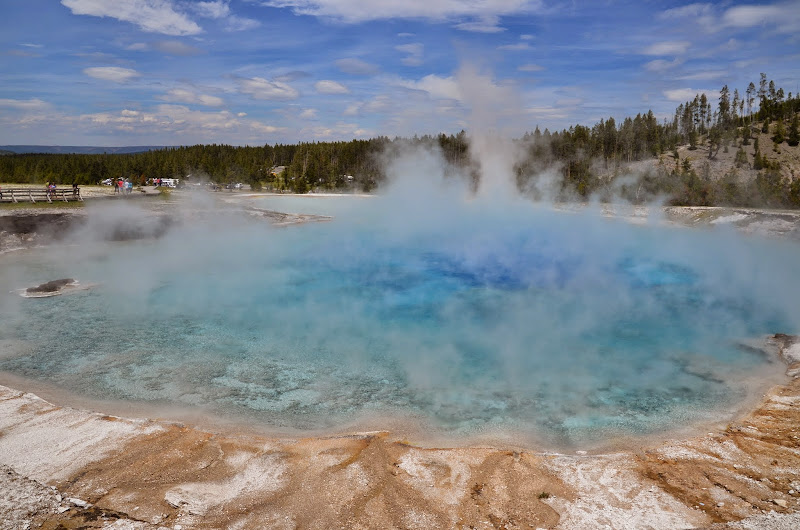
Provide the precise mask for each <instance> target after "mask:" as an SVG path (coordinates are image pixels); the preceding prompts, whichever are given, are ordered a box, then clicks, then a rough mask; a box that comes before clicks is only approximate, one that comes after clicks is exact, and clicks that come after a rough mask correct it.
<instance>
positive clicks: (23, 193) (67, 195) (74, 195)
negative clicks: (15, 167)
mask: <svg viewBox="0 0 800 530" xmlns="http://www.w3.org/2000/svg"><path fill="white" fill-rule="evenodd" d="M53 200H57V201H64V202H69V201H83V197H81V190H80V188H61V189H58V188H56V189H54V190H48V189H47V188H0V202H20V201H23V202H37V201H47V202H53Z"/></svg>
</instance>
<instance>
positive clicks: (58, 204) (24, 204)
mask: <svg viewBox="0 0 800 530" xmlns="http://www.w3.org/2000/svg"><path fill="white" fill-rule="evenodd" d="M84 204H85V203H83V202H80V201H69V202H64V201H59V200H54V201H53V202H47V201H44V202H42V201H39V202H30V201H20V202H3V203H0V209H2V210H31V209H35V210H53V209H64V208H76V209H80V208H83V205H84Z"/></svg>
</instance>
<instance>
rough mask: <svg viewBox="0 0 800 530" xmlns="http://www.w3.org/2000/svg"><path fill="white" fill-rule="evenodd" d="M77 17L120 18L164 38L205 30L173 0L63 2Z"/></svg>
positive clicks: (74, 0) (75, 0)
mask: <svg viewBox="0 0 800 530" xmlns="http://www.w3.org/2000/svg"><path fill="white" fill-rule="evenodd" d="M61 3H62V4H63V5H64V6H66V7H68V8H69V9H70V10H72V13H73V14H75V15H91V16H95V17H110V18H116V19H117V20H121V21H123V22H130V23H132V24H136V25H137V26H139V27H140V28H141V29H142V30H143V31H147V32H150V33H163V34H164V35H197V34H198V33H201V32H202V31H203V30H202V29H201V28H200V26H198V25H197V24H195V23H194V22H193V21H192V20H190V19H189V18H188V17H186V15H184V14H182V13H179V12H177V11H176V10H175V8H174V5H173V2H172V1H170V0H114V1H113V2H109V1H108V0H61Z"/></svg>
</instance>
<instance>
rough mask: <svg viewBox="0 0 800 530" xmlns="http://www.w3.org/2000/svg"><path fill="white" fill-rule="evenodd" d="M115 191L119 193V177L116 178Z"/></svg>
mask: <svg viewBox="0 0 800 530" xmlns="http://www.w3.org/2000/svg"><path fill="white" fill-rule="evenodd" d="M114 193H115V194H116V193H119V183H118V182H117V179H114Z"/></svg>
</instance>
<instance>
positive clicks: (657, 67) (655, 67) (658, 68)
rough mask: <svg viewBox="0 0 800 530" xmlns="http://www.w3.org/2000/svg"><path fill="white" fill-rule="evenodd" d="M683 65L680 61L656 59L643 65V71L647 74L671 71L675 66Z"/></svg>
mask: <svg viewBox="0 0 800 530" xmlns="http://www.w3.org/2000/svg"><path fill="white" fill-rule="evenodd" d="M681 64H683V60H682V59H674V60H672V61H666V60H664V59H656V60H654V61H650V62H649V63H645V65H644V69H645V70H647V71H648V72H662V73H663V72H666V71H667V70H671V69H672V68H675V67H677V66H680V65H681Z"/></svg>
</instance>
